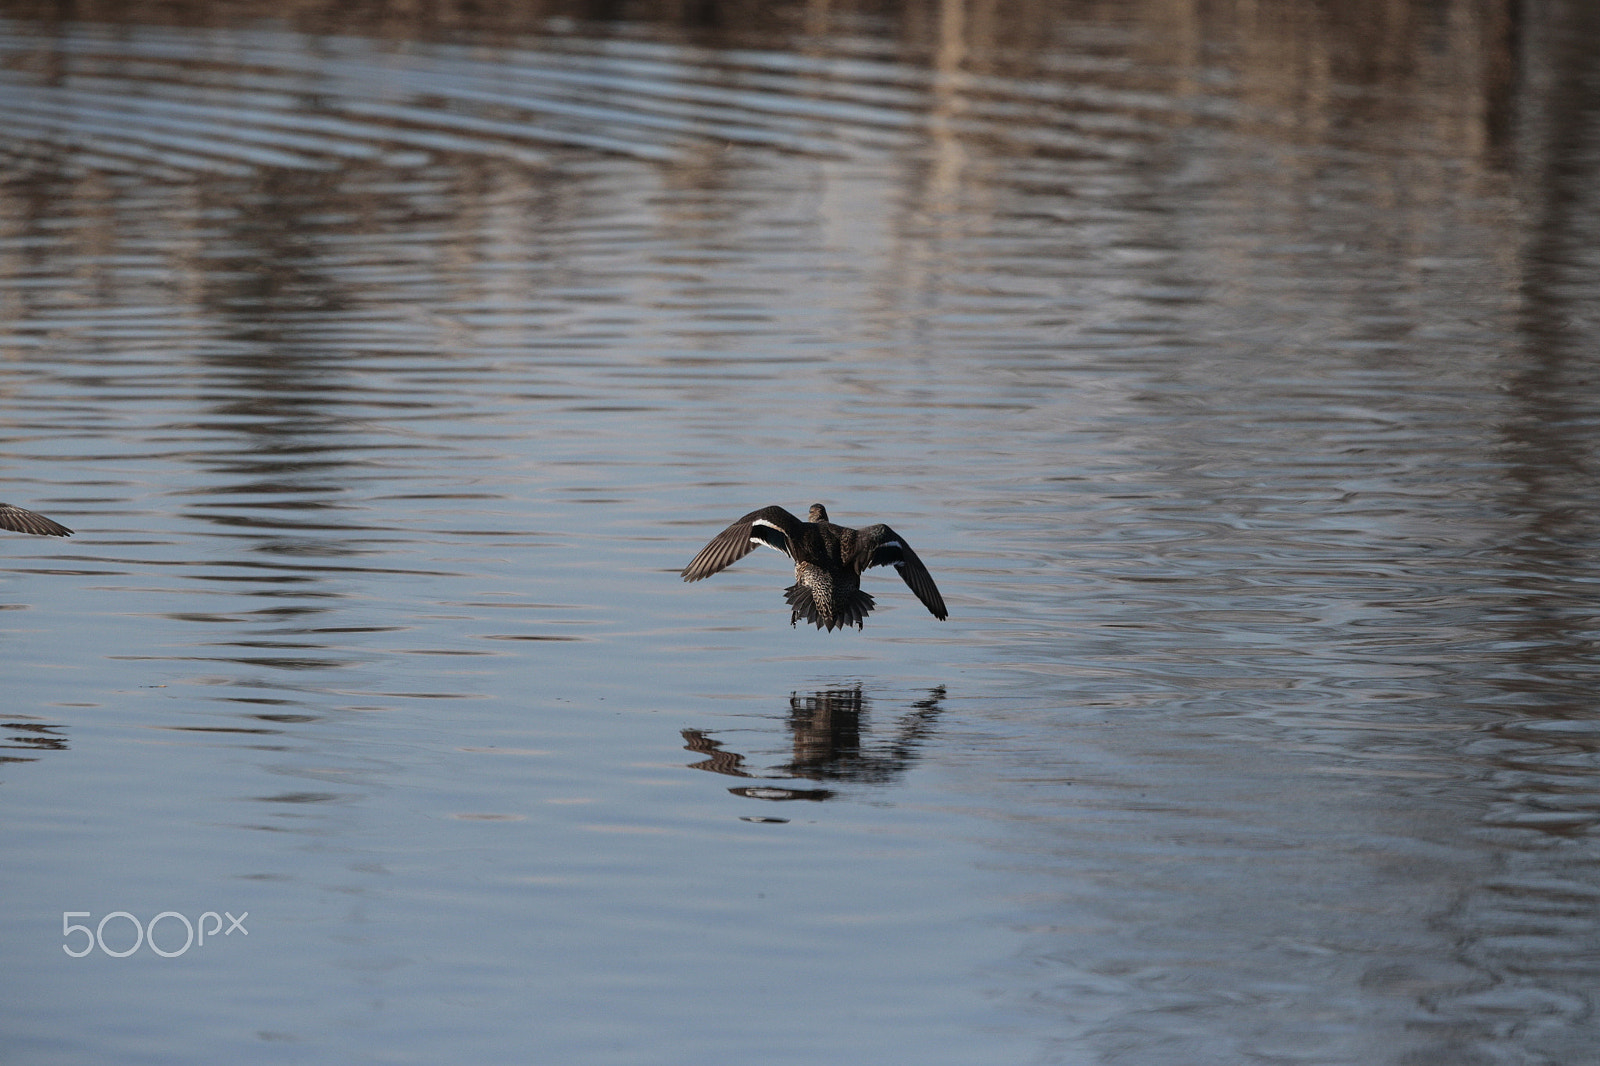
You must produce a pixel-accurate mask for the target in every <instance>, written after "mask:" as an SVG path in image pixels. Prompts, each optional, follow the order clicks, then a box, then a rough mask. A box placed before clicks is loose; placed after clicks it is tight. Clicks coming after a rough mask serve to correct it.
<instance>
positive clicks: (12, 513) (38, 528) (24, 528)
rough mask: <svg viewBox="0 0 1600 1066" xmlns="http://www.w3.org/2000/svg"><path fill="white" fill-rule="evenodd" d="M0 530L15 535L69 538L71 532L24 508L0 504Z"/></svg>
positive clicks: (59, 524)
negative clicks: (14, 533)
mask: <svg viewBox="0 0 1600 1066" xmlns="http://www.w3.org/2000/svg"><path fill="white" fill-rule="evenodd" d="M0 529H9V530H12V531H14V532H17V533H34V534H37V535H38V536H41V537H70V536H72V530H70V529H68V528H67V527H66V526H64V525H62V524H61V523H60V522H57V521H55V520H54V519H50V518H46V517H45V516H44V515H42V514H34V513H33V512H32V511H30V510H28V509H27V508H26V507H13V506H12V505H11V504H9V503H0Z"/></svg>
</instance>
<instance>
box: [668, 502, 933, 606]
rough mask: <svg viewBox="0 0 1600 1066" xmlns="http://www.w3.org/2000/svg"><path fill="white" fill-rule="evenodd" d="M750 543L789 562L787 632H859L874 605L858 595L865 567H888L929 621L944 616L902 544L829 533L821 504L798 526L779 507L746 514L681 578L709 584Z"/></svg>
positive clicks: (833, 529) (855, 533) (871, 531)
mask: <svg viewBox="0 0 1600 1066" xmlns="http://www.w3.org/2000/svg"><path fill="white" fill-rule="evenodd" d="M757 544H765V545H766V546H767V547H769V548H776V549H777V550H778V551H781V552H783V553H784V554H785V555H787V556H788V557H789V558H791V559H793V560H794V584H793V585H790V586H789V587H788V588H786V589H784V590H783V595H784V598H785V599H786V600H788V601H789V606H790V608H792V613H791V614H790V616H789V624H790V625H791V626H792V625H794V624H795V623H797V622H798V621H800V619H802V618H804V619H805V620H806V621H807V622H815V623H816V626H817V628H818V629H830V630H832V629H842V628H844V627H845V626H851V625H853V626H855V627H856V628H857V629H860V628H861V625H862V621H863V620H864V619H865V618H866V617H867V615H868V614H870V613H871V612H872V606H873V600H872V597H871V596H870V595H869V594H867V593H865V592H862V591H861V571H863V570H865V569H867V568H868V567H870V566H893V567H894V568H895V569H896V570H897V571H899V573H900V576H901V578H903V579H904V580H905V583H906V584H907V585H908V586H910V588H911V591H912V592H915V593H916V594H917V599H919V600H921V601H922V604H923V606H924V607H926V608H928V610H929V611H930V612H932V614H933V616H934V617H935V618H937V619H939V620H940V621H941V622H942V621H944V620H945V618H947V617H949V614H950V612H949V611H947V610H945V607H944V597H942V596H940V595H939V586H937V585H935V584H934V583H933V578H932V577H931V576H930V575H929V574H928V568H927V567H925V566H923V565H922V560H921V559H918V558H917V553H916V552H914V551H912V550H911V545H909V544H907V543H906V540H905V538H904V537H902V536H901V535H900V534H898V533H896V532H895V531H894V530H892V529H890V528H889V527H888V526H885V525H881V524H880V525H875V526H868V527H866V528H865V529H851V528H849V527H848V526H836V525H834V524H833V523H832V522H830V521H828V512H827V510H826V509H825V508H824V507H823V506H822V504H820V503H814V504H812V505H811V514H810V516H809V520H808V521H805V522H802V521H800V519H798V518H796V517H795V516H794V515H792V514H790V513H789V512H788V511H785V510H784V509H783V508H782V507H763V508H761V510H759V511H751V512H750V513H749V514H747V515H745V516H744V517H743V518H741V519H739V520H738V521H737V522H735V523H734V524H733V525H731V526H729V527H728V528H727V529H724V530H723V531H722V532H721V533H718V534H717V535H716V536H715V537H713V538H711V543H710V544H707V545H706V546H705V547H704V548H702V549H700V554H699V555H696V556H695V557H694V559H693V560H692V561H691V562H690V563H689V565H688V566H686V567H684V568H683V579H684V580H685V581H699V580H700V579H701V578H703V577H710V576H711V575H712V574H715V573H716V572H717V571H719V570H724V569H726V568H727V567H729V566H731V565H733V564H734V563H735V562H737V561H738V560H740V559H743V558H744V557H745V556H746V555H749V554H750V553H751V552H752V551H754V550H755V547H756V545H757Z"/></svg>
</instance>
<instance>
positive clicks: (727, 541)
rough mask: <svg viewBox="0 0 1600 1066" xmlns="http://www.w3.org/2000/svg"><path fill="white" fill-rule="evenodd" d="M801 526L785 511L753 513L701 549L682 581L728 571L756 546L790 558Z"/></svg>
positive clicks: (774, 510) (770, 508) (770, 509)
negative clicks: (758, 545)
mask: <svg viewBox="0 0 1600 1066" xmlns="http://www.w3.org/2000/svg"><path fill="white" fill-rule="evenodd" d="M802 525H804V523H802V522H801V521H800V519H798V518H796V517H795V516H794V515H792V514H790V513H789V512H788V511H785V510H784V509H783V508H782V507H763V508H761V509H760V510H759V511H751V512H750V513H749V514H747V515H745V516H744V517H743V518H741V519H739V520H738V521H737V522H735V523H733V525H731V526H729V527H728V528H727V529H724V530H723V531H722V532H721V533H718V534H717V535H716V536H714V537H712V538H711V543H710V544H707V545H706V546H705V547H704V548H701V549H700V554H699V555H696V556H695V557H694V558H693V559H691V560H690V561H689V565H688V566H686V567H684V568H683V579H684V580H685V581H699V580H700V579H701V578H703V577H710V576H711V575H712V574H715V573H716V572H717V571H719V570H725V569H727V568H728V567H729V566H732V565H733V564H734V563H736V562H738V561H739V560H740V559H743V558H744V557H745V556H746V555H749V554H750V553H751V552H752V551H754V550H755V547H756V545H757V544H770V545H771V546H772V547H774V548H777V549H778V550H779V551H781V552H784V553H786V554H788V553H789V538H790V537H792V536H795V535H797V534H798V532H799V530H800V527H801V526H802Z"/></svg>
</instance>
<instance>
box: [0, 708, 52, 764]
mask: <svg viewBox="0 0 1600 1066" xmlns="http://www.w3.org/2000/svg"><path fill="white" fill-rule="evenodd" d="M66 728H67V727H66V726H65V725H63V724H61V723H55V722H41V721H38V720H29V721H23V720H21V717H19V716H15V715H14V716H12V717H11V718H10V719H9V720H7V721H4V722H0V763H11V762H38V761H39V760H38V756H37V753H39V752H46V751H66V750H67V737H66ZM13 752H15V753H20V754H12V753H13Z"/></svg>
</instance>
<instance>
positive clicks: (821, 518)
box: [806, 503, 828, 522]
mask: <svg viewBox="0 0 1600 1066" xmlns="http://www.w3.org/2000/svg"><path fill="white" fill-rule="evenodd" d="M806 517H807V519H808V520H809V521H812V522H826V521H827V520H828V509H827V508H826V507H824V506H822V504H820V503H814V504H812V505H811V513H810V514H809V515H807V516H806Z"/></svg>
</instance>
